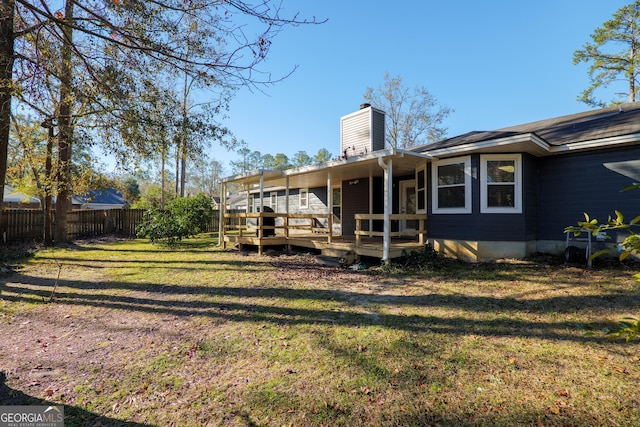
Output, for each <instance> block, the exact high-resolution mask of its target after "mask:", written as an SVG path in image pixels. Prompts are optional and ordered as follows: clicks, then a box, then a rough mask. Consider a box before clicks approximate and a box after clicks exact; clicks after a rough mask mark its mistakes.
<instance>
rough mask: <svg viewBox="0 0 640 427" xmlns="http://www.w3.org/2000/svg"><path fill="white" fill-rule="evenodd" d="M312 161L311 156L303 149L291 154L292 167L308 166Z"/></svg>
mask: <svg viewBox="0 0 640 427" xmlns="http://www.w3.org/2000/svg"><path fill="white" fill-rule="evenodd" d="M311 163H312V161H311V157H309V155H308V154H307V153H306V152H305V151H298V152H296V153H295V154H294V155H293V160H292V162H291V164H292V165H293V167H296V168H299V167H301V166H308V165H310V164H311Z"/></svg>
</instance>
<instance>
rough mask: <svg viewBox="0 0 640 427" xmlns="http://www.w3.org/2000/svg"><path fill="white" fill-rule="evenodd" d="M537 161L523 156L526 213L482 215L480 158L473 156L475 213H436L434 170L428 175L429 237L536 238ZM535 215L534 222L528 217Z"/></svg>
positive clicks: (429, 171) (475, 238)
mask: <svg viewBox="0 0 640 427" xmlns="http://www.w3.org/2000/svg"><path fill="white" fill-rule="evenodd" d="M535 165H536V163H535V159H533V158H531V157H529V156H526V155H524V154H523V157H522V185H523V191H522V197H523V206H522V214H502V213H480V179H479V176H480V155H479V154H474V155H472V156H471V177H472V179H471V207H472V209H471V213H469V214H434V213H433V212H432V204H431V201H432V198H433V196H434V195H433V191H432V188H433V187H432V178H431V167H432V166H433V165H432V164H430V165H429V168H428V169H429V170H428V171H427V176H428V181H429V183H428V187H427V188H428V189H429V191H428V205H427V206H428V217H427V233H428V235H429V237H432V238H439V239H452V240H471V241H523V240H528V239H532V238H535V237H534V236H535V204H536V198H535V186H536V182H535V179H532V177H534V176H535ZM527 215H533V218H534V219H529V218H527Z"/></svg>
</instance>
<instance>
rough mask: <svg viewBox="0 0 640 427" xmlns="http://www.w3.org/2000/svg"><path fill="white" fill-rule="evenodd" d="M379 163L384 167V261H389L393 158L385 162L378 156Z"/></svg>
mask: <svg viewBox="0 0 640 427" xmlns="http://www.w3.org/2000/svg"><path fill="white" fill-rule="evenodd" d="M378 164H379V165H380V167H381V168H382V169H384V228H383V233H382V234H383V236H382V262H384V263H388V262H389V249H390V247H391V217H390V215H391V211H392V209H393V159H389V161H388V163H386V164H385V162H384V160H383V159H382V157H379V158H378Z"/></svg>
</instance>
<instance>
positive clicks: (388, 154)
mask: <svg viewBox="0 0 640 427" xmlns="http://www.w3.org/2000/svg"><path fill="white" fill-rule="evenodd" d="M378 159H382V160H384V161H385V162H388V161H389V160H393V176H402V175H409V174H412V173H413V172H414V171H415V169H416V168H417V167H420V166H423V165H425V164H426V162H427V161H428V160H429V159H430V158H429V157H428V156H426V155H424V154H421V153H414V152H408V151H403V150H380V151H376V152H373V153H369V154H366V155H363V156H358V157H352V158H348V159H339V160H334V161H331V162H328V163H327V164H325V165H321V166H315V165H314V166H305V167H302V168H296V169H288V170H285V171H283V172H277V171H267V170H258V171H253V172H251V173H249V174H246V175H238V176H234V177H230V178H227V179H225V182H228V183H229V182H233V183H237V184H242V185H249V186H252V185H259V184H260V175H263V177H264V185H265V186H275V187H280V186H282V187H285V186H286V184H287V178H288V179H289V187H291V188H313V187H322V186H326V185H327V179H328V176H329V173H330V174H331V181H332V182H333V183H335V184H337V183H339V182H341V181H350V180H355V179H362V178H368V177H369V176H373V177H378V176H382V175H383V174H384V170H383V169H382V167H380V165H379V164H378Z"/></svg>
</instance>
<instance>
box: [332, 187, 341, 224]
mask: <svg viewBox="0 0 640 427" xmlns="http://www.w3.org/2000/svg"><path fill="white" fill-rule="evenodd" d="M331 191H332V193H331V203H333V209H332V211H333V215H334V221H340V218H341V217H342V188H341V187H333V188H332V189H331Z"/></svg>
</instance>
